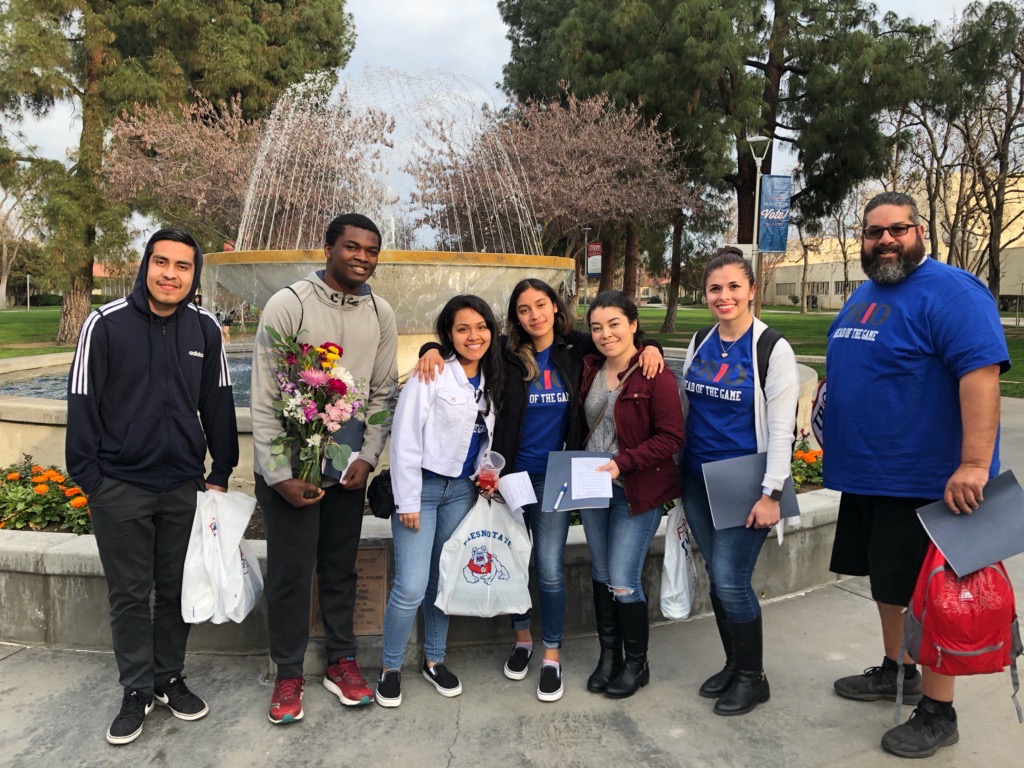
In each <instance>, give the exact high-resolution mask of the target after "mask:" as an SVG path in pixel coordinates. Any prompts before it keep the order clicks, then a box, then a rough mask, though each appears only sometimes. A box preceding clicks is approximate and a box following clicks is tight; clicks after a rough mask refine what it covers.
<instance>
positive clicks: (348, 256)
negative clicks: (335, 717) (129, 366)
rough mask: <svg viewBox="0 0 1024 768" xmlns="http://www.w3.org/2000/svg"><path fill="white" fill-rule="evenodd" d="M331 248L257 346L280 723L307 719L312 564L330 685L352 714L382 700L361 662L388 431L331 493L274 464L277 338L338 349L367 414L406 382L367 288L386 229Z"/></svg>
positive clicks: (328, 244) (255, 406)
mask: <svg viewBox="0 0 1024 768" xmlns="http://www.w3.org/2000/svg"><path fill="white" fill-rule="evenodd" d="M324 241H325V244H324V256H325V257H326V264H325V267H324V269H322V270H318V271H316V272H313V273H311V274H309V275H308V276H306V277H304V278H303V279H301V280H299V281H298V282H296V283H293V284H292V285H290V286H288V287H287V288H284V289H282V290H280V291H278V292H277V293H276V294H274V295H273V296H272V297H271V298H270V301H268V302H267V306H266V307H265V309H264V310H263V315H262V317H261V319H260V327H259V330H258V331H257V334H256V341H255V346H254V348H253V363H252V405H251V410H252V433H253V445H254V449H255V459H254V466H255V479H256V498H257V500H258V501H259V504H260V510H261V512H262V514H263V526H264V530H265V532H266V538H267V580H266V585H265V591H266V595H267V603H268V609H269V618H270V657H271V659H272V660H273V662H274V663H275V664H276V666H277V679H276V680H275V683H274V692H273V694H272V696H271V700H270V709H269V712H268V717H269V719H270V722H272V723H274V724H285V723H292V722H296V721H298V720H301V719H302V714H303V713H302V691H303V684H304V678H303V658H304V656H305V652H306V646H307V643H308V641H309V599H310V585H311V581H312V576H313V563H314V561H315V563H316V570H317V576H318V579H319V597H320V610H321V612H322V614H323V622H324V631H325V634H326V645H327V670H326V673H325V676H324V687H325V688H327V690H329V691H331V692H332V693H334V694H335V695H337V696H338V698H339V699H340V700H341V703H342V704H344V705H346V706H360V705H363V704H369V703H370V702H372V701H373V692H372V691H371V689H370V687H369V686H368V685H367V683H366V681H365V680H364V679H363V676H362V674H361V673H360V671H359V667H358V666H357V665H356V662H355V653H356V639H355V632H354V631H353V613H354V608H355V599H356V578H357V577H356V569H355V562H356V555H357V553H358V551H359V538H360V534H361V531H362V523H363V508H364V503H365V493H366V480H367V477H368V476H369V474H370V472H371V471H372V470H373V468H374V467H375V466H376V465H377V462H378V460H379V459H380V454H381V452H382V451H383V449H384V442H385V440H386V439H387V436H388V433H389V431H390V428H391V427H390V424H389V423H382V424H367V425H366V426H365V431H363V432H362V435H361V438H360V437H358V436H357V437H355V438H354V439H350V444H351V447H352V450H353V455H352V458H351V459H350V461H349V463H348V466H347V467H346V469H345V470H344V473H343V475H342V477H341V480H340V482H333V481H331V480H326V481H325V482H323V483H321V485H322V486H323V487H317V486H315V485H312V484H311V483H309V482H306V481H303V480H300V479H298V477H297V476H296V475H297V474H298V467H297V466H296V465H295V463H294V462H292V464H291V465H285V466H283V467H280V466H278V464H277V463H275V462H274V461H273V459H272V454H271V443H272V442H273V441H274V439H275V438H276V437H278V436H279V435H280V433H281V431H282V421H281V418H280V417H279V415H278V412H277V411H276V410H275V409H274V407H273V403H274V401H275V400H279V399H280V397H281V384H280V382H279V381H278V378H277V370H278V360H277V359H276V356H277V355H278V351H277V350H276V349H275V348H274V346H273V339H271V337H270V336H269V335H268V333H267V328H273V329H274V330H275V331H276V332H277V333H278V334H280V336H282V337H288V336H292V335H295V334H298V341H299V342H300V343H304V344H312V345H314V346H321V345H323V344H324V343H334V344H337V345H340V346H341V348H342V357H341V361H340V364H341V365H342V366H344V368H345V369H347V370H348V371H349V372H350V373H351V375H352V379H353V380H354V382H356V384H357V386H359V387H360V391H361V392H362V393H363V394H364V395H365V401H366V411H367V412H368V413H370V414H373V413H378V412H381V411H388V410H390V406H391V405H392V404H393V401H394V396H395V391H396V382H397V379H398V358H397V353H398V330H397V326H396V324H395V313H394V310H393V309H392V308H391V305H390V304H388V303H387V302H386V301H385V300H384V299H382V298H381V297H379V296H376V295H375V294H374V293H373V292H372V291H371V290H370V286H369V285H368V284H367V282H366V281H367V280H368V279H369V278H370V276H371V275H372V274H373V272H374V270H375V269H376V267H377V257H378V254H379V252H380V246H381V235H380V231H379V230H378V228H377V226H376V225H375V224H374V223H373V222H372V221H371V220H370V219H368V218H367V217H365V216H361V215H359V214H356V213H347V214H344V215H342V216H339V217H337V218H336V219H334V221H332V222H331V223H330V225H329V226H328V227H327V233H326V235H325V237H324ZM347 431H348V432H351V430H347ZM352 443H354V444H352ZM355 452H358V456H356V455H355Z"/></svg>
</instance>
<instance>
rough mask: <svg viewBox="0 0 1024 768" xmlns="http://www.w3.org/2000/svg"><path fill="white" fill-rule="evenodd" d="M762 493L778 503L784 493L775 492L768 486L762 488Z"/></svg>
mask: <svg viewBox="0 0 1024 768" xmlns="http://www.w3.org/2000/svg"><path fill="white" fill-rule="evenodd" d="M761 493H763V494H764V495H765V496H767V497H768V498H769V499H771V500H772V501H778V500H779V499H781V498H782V491H773V490H772V489H771V488H769V487H768V486H767V485H763V486H761Z"/></svg>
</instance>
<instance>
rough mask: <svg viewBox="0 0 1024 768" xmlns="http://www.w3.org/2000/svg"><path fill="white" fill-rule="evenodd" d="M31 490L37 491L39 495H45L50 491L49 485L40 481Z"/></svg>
mask: <svg viewBox="0 0 1024 768" xmlns="http://www.w3.org/2000/svg"><path fill="white" fill-rule="evenodd" d="M32 490H33V491H35V492H36V493H38V494H39V495H40V496H45V495H46V494H48V493H49V492H50V486H48V485H47V484H46V483H40V484H39V485H37V486H36V487H35V488H33V489H32Z"/></svg>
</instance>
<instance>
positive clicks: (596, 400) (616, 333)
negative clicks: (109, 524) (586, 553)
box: [580, 291, 685, 698]
mask: <svg viewBox="0 0 1024 768" xmlns="http://www.w3.org/2000/svg"><path fill="white" fill-rule="evenodd" d="M587 324H588V325H589V326H590V335H591V337H592V338H593V340H594V344H596V345H597V349H598V351H599V353H600V354H597V355H590V356H588V357H587V358H586V359H585V360H584V363H583V375H582V380H581V382H580V397H581V398H582V399H583V415H584V418H585V423H586V431H587V432H588V433H589V437H588V438H587V441H586V449H587V450H590V451H607V452H609V453H611V454H612V458H611V460H610V461H609V462H608V463H607V464H604V465H602V466H600V467H598V470H599V471H604V472H608V473H609V474H611V476H612V498H611V503H610V505H609V506H608V508H607V509H586V510H584V511H583V528H584V530H585V531H586V535H587V546H588V547H589V548H590V558H591V562H592V563H593V578H594V581H595V582H600V583H602V584H605V585H607V587H608V589H607V591H606V592H605V591H601V590H595V593H594V611H595V614H596V616H597V634H598V639H599V640H600V643H601V657H600V660H599V661H598V664H597V668H596V669H595V670H594V673H593V674H592V675H591V676H590V679H589V680H588V681H587V688H588V689H589V690H591V691H595V692H600V691H603V692H604V693H605V695H606V696H611V697H612V698H625V697H626V696H632V695H633V694H634V693H636V691H637V689H638V688H640V687H641V686H644V685H647V683H648V682H649V680H650V671H649V669H648V666H647V637H648V620H647V597H646V595H644V591H643V586H642V585H641V583H640V577H641V574H642V572H643V566H644V559H645V558H646V557H647V549H648V547H650V545H651V540H652V539H653V538H654V533H655V531H657V529H658V524H659V523H660V522H661V517H662V509H663V505H664V504H665V503H666V502H669V501H671V500H672V499H675V498H677V497H678V496H679V495H680V493H681V490H680V486H679V470H678V468H677V467H676V464H675V459H674V458H673V457H674V454H676V453H677V452H678V451H679V449H680V448H682V447H683V435H684V433H685V430H684V428H683V410H682V406H681V405H680V402H679V390H678V387H677V384H676V380H675V377H674V376H673V375H672V373H671V372H669V371H667V370H665V371H662V372H661V373H659V374H658V375H656V376H655V377H654V378H653V379H645V378H644V377H643V376H639V375H633V371H634V370H635V368H636V364H637V361H638V360H639V358H640V352H641V350H642V349H643V341H642V338H643V337H642V334H641V332H640V330H639V327H638V314H637V309H636V304H634V303H633V301H632V300H631V299H630V298H629V297H628V296H626V294H624V293H622V292H621V291H605V292H603V293H601V294H600V295H599V296H598V297H597V298H596V299H595V300H594V302H593V304H591V305H590V311H589V312H587ZM623 649H624V650H625V661H623Z"/></svg>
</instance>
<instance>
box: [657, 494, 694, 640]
mask: <svg viewBox="0 0 1024 768" xmlns="http://www.w3.org/2000/svg"><path fill="white" fill-rule="evenodd" d="M696 583H697V565H696V563H695V562H694V559H693V549H692V548H691V546H690V530H689V526H687V524H686V515H685V514H683V504H682V501H681V500H680V499H676V501H675V506H674V507H672V509H671V510H670V511H669V513H668V520H667V521H666V523H665V560H664V564H663V565H662V569H661V613H662V615H664V617H665V618H666V619H672V620H673V621H681V620H682V619H685V618H686V617H687V616H689V615H690V611H691V610H693V590H694V586H695V585H696Z"/></svg>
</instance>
